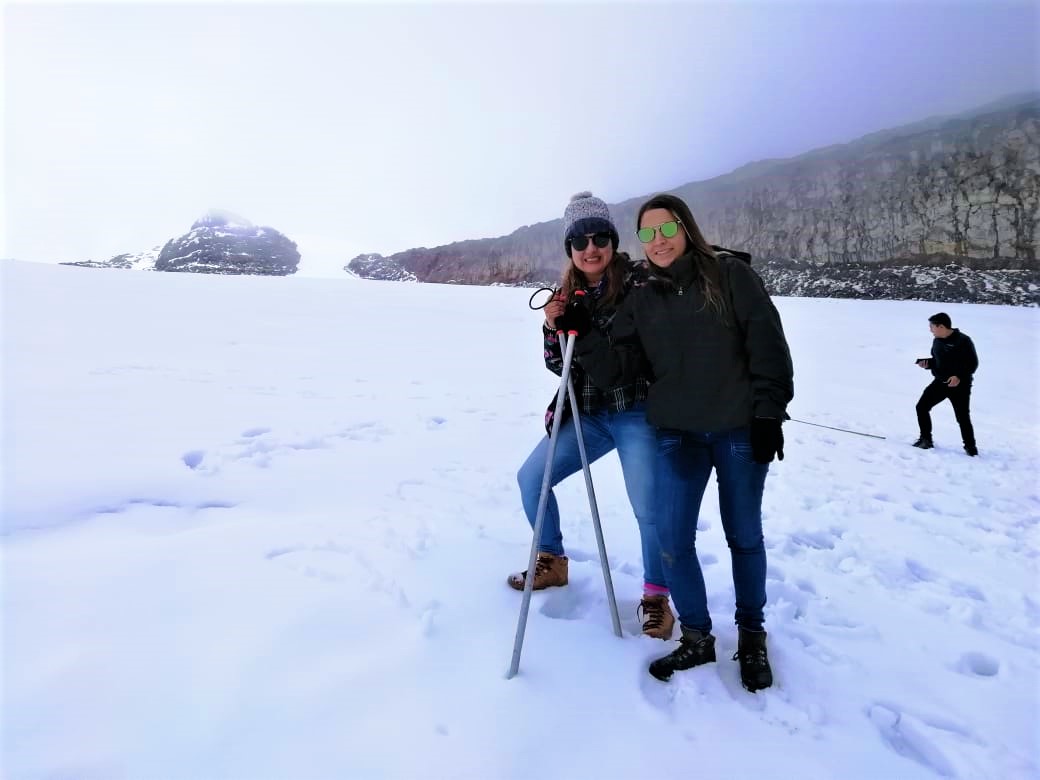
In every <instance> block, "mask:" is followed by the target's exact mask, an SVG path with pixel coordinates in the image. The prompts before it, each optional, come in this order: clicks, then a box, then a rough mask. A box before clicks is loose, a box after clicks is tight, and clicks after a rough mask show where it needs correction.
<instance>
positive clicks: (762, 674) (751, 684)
mask: <svg viewBox="0 0 1040 780" xmlns="http://www.w3.org/2000/svg"><path fill="white" fill-rule="evenodd" d="M739 631H740V638H739V639H738V640H737V652H735V653H734V654H733V660H734V661H739V662H740V682H741V683H743V685H744V687H745V688H747V689H748V690H749V691H751V692H752V693H754V692H755V691H760V690H762V689H763V688H768V687H769V686H770V685H772V684H773V670H772V669H771V668H770V667H769V656H768V655H767V654H766V632H765V631H748V630H747V629H744V628H741V629H739Z"/></svg>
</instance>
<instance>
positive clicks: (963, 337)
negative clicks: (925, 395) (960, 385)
mask: <svg viewBox="0 0 1040 780" xmlns="http://www.w3.org/2000/svg"><path fill="white" fill-rule="evenodd" d="M978 367H979V356H978V355H977V354H976V353H975V344H974V342H972V340H971V338H970V337H969V336H968V335H967V334H965V333H961V332H960V330H958V329H957V328H954V329H953V333H951V334H950V335H949V336H947V337H946V338H944V339H933V340H932V359H931V360H929V361H928V368H930V369H931V370H932V376H934V377H935V378H936V379H938V380H940V381H942V382H945V381H946V380H947V379H949V378H950V377H951V376H955V377H957V378H958V379H959V380H961V382H971V377H972V374H974V373H975V371H976V370H977V369H978Z"/></svg>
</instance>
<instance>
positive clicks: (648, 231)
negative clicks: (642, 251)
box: [636, 228, 657, 244]
mask: <svg viewBox="0 0 1040 780" xmlns="http://www.w3.org/2000/svg"><path fill="white" fill-rule="evenodd" d="M655 232H657V231H655V230H654V229H653V228H639V230H637V231H636V237H637V238H638V239H639V240H640V241H642V242H643V243H644V244H649V243H650V242H651V241H653V240H654V233H655Z"/></svg>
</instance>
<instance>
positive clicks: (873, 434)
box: [791, 417, 885, 439]
mask: <svg viewBox="0 0 1040 780" xmlns="http://www.w3.org/2000/svg"><path fill="white" fill-rule="evenodd" d="M791 422H796V423H801V424H802V425H815V426H816V427H817V428H827V429H829V430H832V431H841V432H842V433H854V434H856V435H857V436H869V437H870V438H872V439H884V438H885V437H884V436H878V435H877V434H876V433H862V432H861V431H850V430H849V429H848V428H835V427H834V426H833V425H820V424H819V423H814V422H808V421H807V420H796V419H794V418H793V417H792V418H791Z"/></svg>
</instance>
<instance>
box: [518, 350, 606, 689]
mask: <svg viewBox="0 0 1040 780" xmlns="http://www.w3.org/2000/svg"><path fill="white" fill-rule="evenodd" d="M576 335H577V333H576V332H575V331H571V333H570V338H568V337H567V335H566V334H564V332H563V331H557V338H559V339H560V343H561V345H562V346H563V351H564V355H563V372H562V375H561V376H560V389H559V390H558V391H557V393H556V408H555V411H554V412H553V424H552V432H551V433H550V434H549V449H548V452H547V453H546V456H545V471H544V472H543V473H542V492H541V493H540V494H539V496H538V512H537V514H536V515H535V521H534V535H533V537H532V539H531V555H530V557H529V558H528V562H527V573H526V574H525V575H524V596H523V599H522V600H521V602H520V619H519V620H518V621H517V625H516V640H515V641H514V642H513V661H512V663H511V664H510V666H509V674H508V675H506V677H507V679H511V678H513V677H515V676H516V673H517V671H519V669H520V653H521V651H522V649H523V646H524V632H525V631H526V630H527V614H528V612H529V611H530V609H531V593H532V592H533V591H534V573H535V568H536V563H537V560H538V542H539V540H540V539H541V538H542V526H543V525H544V523H545V508H546V506H547V505H548V503H549V490H550V489H551V486H550V484H549V483H550V482H551V481H552V468H553V461H554V459H555V456H556V442H557V441H558V440H559V439H558V434H559V432H560V424H561V423H562V421H563V402H564V398H565V396H567V395H568V394H569V396H570V400H571V412H572V415H571V416H572V417H573V419H574V431H575V433H576V434H577V438H578V452H579V453H580V454H581V468H582V471H584V473H585V487H586V488H587V490H588V493H589V508H590V509H591V510H592V523H593V525H594V526H595V529H596V543H597V545H598V547H599V559H600V563H601V564H602V566H603V582H604V584H605V585H606V588H607V601H608V602H609V604H610V616H611V619H612V620H613V622H614V633H615V634H616V635H617V636H619V637H620V636H621V619H620V618H619V617H618V610H617V602H616V600H615V599H614V584H613V582H612V581H611V578H610V567H609V566H608V564H607V548H606V545H605V544H604V543H603V528H602V527H601V525H600V522H599V509H598V508H597V506H596V493H595V490H594V489H593V487H592V472H591V470H590V469H589V460H588V456H587V455H586V453H585V440H584V438H583V437H582V432H581V417H580V413H579V411H578V399H577V396H576V395H575V393H574V383H573V382H572V381H571V358H572V356H573V353H574V342H575V341H576V340H577V339H576V338H575V336H576Z"/></svg>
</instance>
